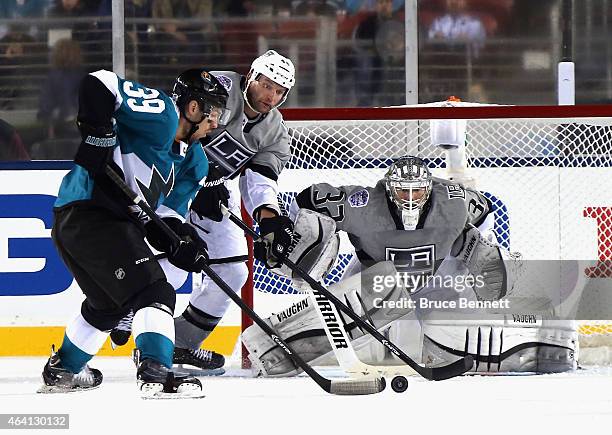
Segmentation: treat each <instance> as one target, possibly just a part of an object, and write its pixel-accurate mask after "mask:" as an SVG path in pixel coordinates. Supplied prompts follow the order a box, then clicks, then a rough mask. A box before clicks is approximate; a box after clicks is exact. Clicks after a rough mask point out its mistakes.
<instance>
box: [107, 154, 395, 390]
mask: <svg viewBox="0 0 612 435" xmlns="http://www.w3.org/2000/svg"><path fill="white" fill-rule="evenodd" d="M105 172H106V175H107V176H108V177H109V178H110V179H111V180H112V181H113V182H114V183H115V184H116V185H117V187H119V188H120V189H121V190H122V191H123V193H124V194H125V195H126V196H127V197H128V198H129V199H130V200H131V201H132V202H133V203H134V204H135V205H137V206H139V207H140V208H141V209H142V211H144V212H145V213H146V214H147V216H149V218H151V220H152V221H154V222H155V224H156V225H158V227H159V228H160V229H161V230H162V231H163V232H164V233H165V234H166V236H168V237H169V238H170V240H172V242H173V245H174V246H176V245H177V244H179V243H182V241H181V239H180V238H179V237H178V236H177V235H176V233H175V232H174V231H173V230H172V229H171V228H170V227H169V226H168V225H167V224H166V223H165V222H164V221H163V220H162V219H161V218H160V217H159V216H158V215H157V213H155V211H154V210H153V209H152V208H151V207H150V206H149V205H148V204H147V202H146V201H145V200H144V199H143V198H142V197H141V196H140V195H138V194H137V193H136V192H134V191H133V190H132V189H131V188H130V187H129V186H128V185H127V184H126V183H125V181H124V180H123V179H122V178H121V177H120V176H119V175H118V174H117V173H116V172H115V171H113V170H112V169H111V168H110V167H109V166H107V167H106V169H105ZM202 271H203V272H204V273H205V274H206V275H208V276H209V277H210V279H211V280H212V281H213V282H214V283H215V284H217V285H218V286H219V288H221V290H222V291H223V292H224V293H225V294H226V295H227V296H228V297H229V298H230V299H231V300H232V301H234V303H235V304H236V305H238V306H239V307H240V309H241V310H243V311H244V312H245V313H246V314H247V315H248V316H249V317H250V318H251V319H252V320H253V321H254V322H255V323H256V324H257V326H259V327H260V328H261V329H263V330H264V332H265V333H266V334H268V335H269V336H270V338H271V339H272V340H274V342H275V343H277V344H278V345H279V346H280V348H281V349H283V350H284V351H285V353H287V355H289V357H290V358H291V359H292V360H293V361H294V362H295V364H296V365H297V366H298V367H300V368H301V369H302V370H304V372H305V373H306V374H308V376H310V378H311V379H312V380H313V381H315V382H316V383H317V385H319V386H320V387H321V388H322V389H323V390H324V391H326V392H328V393H330V394H336V395H364V394H375V393H380V392H381V391H383V390H384V389H385V386H386V383H385V379H384V378H382V377H373V378H368V379H360V380H355V379H327V378H325V377H323V376H321V375H320V374H319V373H317V371H316V370H314V369H313V368H312V367H311V366H310V365H309V364H308V363H307V362H306V361H304V359H303V358H302V357H300V356H299V355H298V354H297V353H295V352H294V351H293V349H292V348H291V347H290V346H289V345H288V344H287V343H286V342H285V341H284V340H283V339H282V338H281V337H280V336H279V335H278V334H277V333H276V331H274V329H272V327H271V326H269V325H268V324H267V323H266V322H264V321H263V319H262V318H261V317H259V315H257V313H255V311H253V309H252V308H251V307H249V306H248V305H246V304H245V303H244V301H243V300H242V299H241V298H240V296H238V295H237V294H236V293H235V292H234V290H232V289H231V288H230V286H229V285H227V283H226V282H225V281H223V279H222V278H221V277H220V276H219V275H217V273H216V272H215V271H214V270H212V269H211V267H210V266H209V265H208V264H206V265H205V266H204V268H203V270H202Z"/></svg>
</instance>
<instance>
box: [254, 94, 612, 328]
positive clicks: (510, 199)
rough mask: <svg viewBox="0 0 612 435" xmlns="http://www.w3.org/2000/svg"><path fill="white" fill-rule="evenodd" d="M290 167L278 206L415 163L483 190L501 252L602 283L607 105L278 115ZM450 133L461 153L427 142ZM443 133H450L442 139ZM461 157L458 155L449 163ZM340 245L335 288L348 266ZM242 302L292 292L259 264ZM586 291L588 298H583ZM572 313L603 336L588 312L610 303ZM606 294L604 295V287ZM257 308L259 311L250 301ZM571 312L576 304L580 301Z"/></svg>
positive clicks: (610, 116) (606, 235)
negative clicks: (551, 263)
mask: <svg viewBox="0 0 612 435" xmlns="http://www.w3.org/2000/svg"><path fill="white" fill-rule="evenodd" d="M281 112H282V114H283V117H284V119H285V123H286V125H287V127H288V128H289V132H290V136H291V151H292V157H291V159H290V161H289V162H288V164H287V165H286V168H285V170H284V171H283V173H282V174H281V176H280V178H279V190H280V192H281V193H280V202H281V203H283V204H284V205H285V206H288V204H289V203H290V201H291V200H292V198H293V197H294V196H295V194H296V193H298V192H299V191H301V190H302V189H304V188H306V187H307V186H309V185H311V184H313V183H317V182H329V183H331V184H334V185H344V184H357V185H373V184H375V182H376V181H377V180H378V179H380V178H381V176H382V174H383V173H384V170H385V169H386V168H387V167H388V166H389V164H390V162H391V161H393V159H395V158H397V157H399V156H401V155H405V154H413V155H418V156H419V157H422V158H424V159H425V160H426V161H427V162H428V165H429V166H430V167H431V169H432V172H433V174H434V175H435V176H440V177H443V178H449V176H451V177H453V178H455V179H458V181H462V182H464V183H468V184H472V185H473V186H474V187H475V188H477V189H479V190H481V191H483V192H485V193H486V194H487V195H488V196H489V199H491V201H492V203H493V204H494V207H495V218H496V224H495V225H496V226H495V232H496V235H497V237H498V239H499V241H500V243H501V244H502V245H504V246H506V247H507V248H509V249H511V250H513V251H519V252H521V253H522V254H523V257H524V258H525V259H545V260H557V259H559V260H562V259H577V260H599V265H598V266H597V267H595V268H592V269H591V270H585V271H584V273H585V274H586V275H588V278H592V279H600V278H603V279H605V278H609V277H612V267H610V268H609V269H608V267H607V266H608V265H609V264H610V262H612V196H611V195H610V194H609V192H612V177H610V171H611V169H612V156H611V148H612V105H610V106H606V105H601V106H592V105H588V106H502V105H484V104H474V103H462V102H458V101H446V102H440V103H431V104H425V105H418V106H406V107H389V108H338V109H284V110H282V111H281ZM440 126H442V130H444V129H447V128H449V126H450V128H451V130H452V129H453V128H455V129H458V130H457V131H459V133H458V134H456V136H457V137H458V138H459V139H460V140H459V142H461V140H463V145H462V146H458V147H457V148H452V149H448V147H441V146H439V144H436V143H435V140H436V138H435V137H434V136H433V133H432V132H434V131H438V130H439V129H440ZM447 133H448V132H447ZM457 153H459V154H457ZM350 251H351V249H350V244H348V242H347V240H346V238H343V241H342V247H341V252H340V257H339V259H338V262H337V265H336V267H335V268H334V270H333V271H332V273H331V274H330V276H329V277H328V283H331V282H335V281H336V280H338V279H339V277H340V276H341V274H342V272H343V268H344V267H345V266H346V264H348V260H349V259H350V256H351V252H350ZM253 275H254V280H253V286H251V287H249V286H247V287H246V288H245V289H243V296H245V295H246V296H247V297H251V298H253V299H254V300H255V302H254V304H255V308H256V309H257V310H258V312H261V313H262V314H265V315H267V314H269V312H270V311H273V310H274V309H273V308H271V307H272V306H273V305H274V304H271V303H269V302H268V301H269V300H270V297H273V296H272V295H278V294H283V295H288V294H292V293H296V291H295V290H294V289H292V287H291V285H290V283H289V282H288V281H287V280H283V279H281V278H279V277H277V276H275V275H271V274H269V272H267V271H266V270H265V269H264V268H263V267H261V265H258V264H257V262H256V263H255V266H254V268H253ZM587 290H588V289H587ZM598 292H599V293H602V294H599V295H598V298H599V299H597V302H592V303H589V304H586V305H588V306H584V307H583V306H580V307H577V308H576V309H577V310H578V312H577V314H576V315H577V316H578V317H579V318H582V319H593V320H592V321H586V320H581V321H580V323H581V325H580V332H581V334H582V336H584V337H587V336H591V337H594V336H596V337H602V336H603V337H605V338H608V337H612V335H609V334H612V328H610V327H608V323H609V322H607V321H603V320H601V319H602V315H603V314H602V313H600V312H598V311H599V308H601V306H602V305H603V304H604V303H607V304H608V306H609V307H612V296H609V295H608V292H601V291H599V290H598ZM609 293H610V294H612V286H611V288H610V292H609ZM258 299H261V302H260V301H258ZM577 305H583V304H582V303H580V304H578V303H577Z"/></svg>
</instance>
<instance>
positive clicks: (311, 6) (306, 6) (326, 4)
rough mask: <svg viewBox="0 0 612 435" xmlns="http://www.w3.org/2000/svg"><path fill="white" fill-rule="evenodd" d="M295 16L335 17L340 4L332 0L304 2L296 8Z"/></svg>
mask: <svg viewBox="0 0 612 435" xmlns="http://www.w3.org/2000/svg"><path fill="white" fill-rule="evenodd" d="M294 11H295V15H301V16H312V17H315V16H327V17H335V16H336V14H337V13H338V11H339V8H338V4H337V3H336V2H334V1H330V0H303V1H301V2H299V3H298V4H297V5H296V6H295V9H294Z"/></svg>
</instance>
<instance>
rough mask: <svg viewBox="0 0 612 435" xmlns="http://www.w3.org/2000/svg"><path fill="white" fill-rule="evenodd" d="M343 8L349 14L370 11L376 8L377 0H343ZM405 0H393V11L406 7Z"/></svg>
mask: <svg viewBox="0 0 612 435" xmlns="http://www.w3.org/2000/svg"><path fill="white" fill-rule="evenodd" d="M342 3H343V5H342V8H343V9H345V10H346V12H347V13H348V14H351V15H353V14H356V13H359V12H368V11H373V10H375V9H376V0H345V1H343V2H342ZM404 3H405V0H393V12H396V11H399V10H400V9H402V8H403V7H404Z"/></svg>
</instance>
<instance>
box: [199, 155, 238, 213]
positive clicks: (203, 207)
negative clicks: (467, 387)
mask: <svg viewBox="0 0 612 435" xmlns="http://www.w3.org/2000/svg"><path fill="white" fill-rule="evenodd" d="M224 183H225V178H223V176H222V175H221V171H219V168H218V167H217V165H216V164H214V163H212V162H210V165H209V166H208V175H207V176H206V181H205V182H204V186H202V188H201V189H200V190H199V191H198V194H197V195H196V197H195V199H194V200H193V202H192V203H191V209H192V210H193V211H195V212H196V214H197V215H198V216H199V217H200V219H202V218H203V217H207V218H208V219H210V220H213V221H215V222H221V220H222V219H223V214H222V213H221V207H220V204H223V205H224V206H226V207H227V205H228V202H227V201H228V199H229V191H228V190H227V188H226V187H225V184H224Z"/></svg>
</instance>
